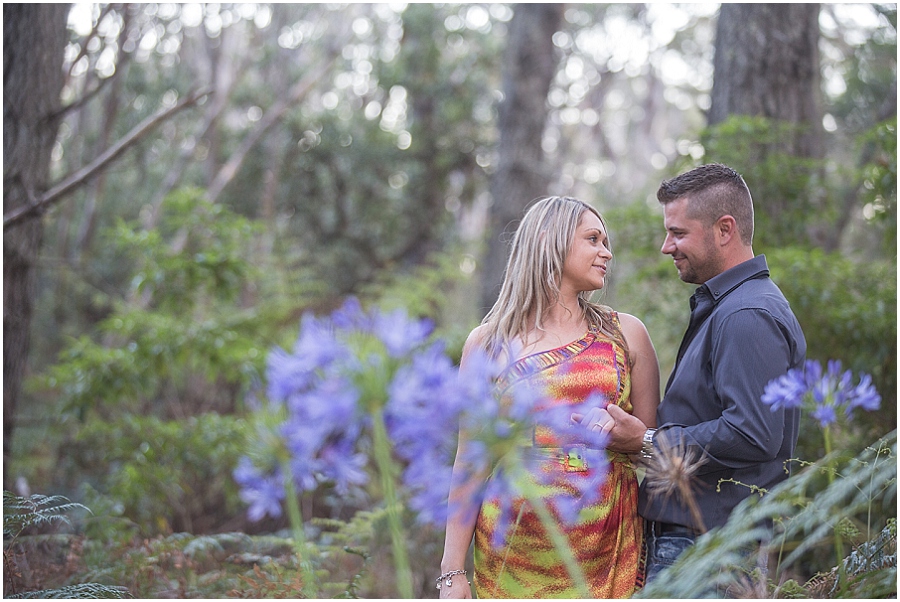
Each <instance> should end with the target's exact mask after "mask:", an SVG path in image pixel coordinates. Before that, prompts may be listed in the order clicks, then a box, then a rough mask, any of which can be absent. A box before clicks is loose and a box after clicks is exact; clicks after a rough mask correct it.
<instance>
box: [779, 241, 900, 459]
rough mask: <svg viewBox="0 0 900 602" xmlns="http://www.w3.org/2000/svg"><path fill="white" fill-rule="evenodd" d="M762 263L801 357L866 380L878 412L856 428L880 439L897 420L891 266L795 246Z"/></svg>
mask: <svg viewBox="0 0 900 602" xmlns="http://www.w3.org/2000/svg"><path fill="white" fill-rule="evenodd" d="M767 260H768V263H769V268H770V270H771V273H772V279H773V280H774V281H775V282H776V283H777V284H778V286H779V287H780V288H781V290H782V291H783V292H784V294H785V296H786V297H787V298H788V300H789V301H790V303H791V308H792V309H793V310H794V313H795V314H796V315H797V319H798V320H799V321H800V325H801V326H802V327H803V332H804V334H805V336H806V342H807V348H808V349H807V356H808V357H809V358H810V359H816V360H820V361H822V362H825V361H826V360H828V359H840V360H841V362H842V364H843V365H844V367H845V368H847V369H851V370H853V371H854V372H866V373H868V374H871V375H872V380H873V383H874V384H875V387H876V389H877V390H878V392H879V393H880V394H881V396H882V404H881V409H880V410H879V411H878V412H872V413H871V414H868V413H867V415H864V416H860V417H859V418H858V419H857V420H856V423H857V424H858V425H859V428H860V429H861V430H862V431H863V432H864V434H865V436H866V438H871V437H875V436H879V435H881V434H883V433H884V432H885V430H886V429H888V428H890V426H891V425H894V424H895V423H896V416H897V414H896V387H897V368H896V366H897V320H896V317H897V279H896V266H895V265H894V264H893V263H892V262H888V261H879V260H876V259H873V260H871V261H868V262H865V263H858V262H856V261H852V260H850V259H848V258H847V257H846V256H844V255H843V254H840V253H825V252H823V251H821V250H820V249H800V248H796V247H786V248H783V249H777V250H773V251H771V252H770V253H768V254H767ZM817 451H818V450H817V449H809V448H807V449H802V448H801V450H800V455H801V457H818V456H819V453H817Z"/></svg>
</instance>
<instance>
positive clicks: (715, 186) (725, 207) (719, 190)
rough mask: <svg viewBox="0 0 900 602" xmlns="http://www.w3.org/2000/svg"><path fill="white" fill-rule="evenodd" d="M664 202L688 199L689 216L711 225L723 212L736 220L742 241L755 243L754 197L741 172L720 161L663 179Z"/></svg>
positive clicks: (660, 196)
mask: <svg viewBox="0 0 900 602" xmlns="http://www.w3.org/2000/svg"><path fill="white" fill-rule="evenodd" d="M656 198H657V199H659V202H660V203H662V204H663V205H665V204H667V203H671V202H673V201H677V200H679V199H682V198H687V199H688V210H687V216H688V217H689V218H691V219H697V220H700V221H702V222H703V223H704V224H706V225H707V226H711V225H712V224H714V223H715V222H716V220H718V219H719V218H720V217H722V216H723V215H730V216H732V217H733V218H734V221H735V222H736V224H737V228H738V232H739V233H740V235H741V242H743V243H744V244H745V245H750V244H752V243H753V199H752V198H751V196H750V189H749V188H747V183H746V182H744V178H742V177H741V174H739V173H738V172H736V171H735V170H733V169H732V168H730V167H728V166H727V165H722V164H721V163H710V164H708V165H701V166H700V167H695V168H694V169H692V170H690V171H687V172H685V173H683V174H681V175H679V176H676V177H674V178H671V179H669V180H665V181H663V183H662V184H660V185H659V190H657V191H656Z"/></svg>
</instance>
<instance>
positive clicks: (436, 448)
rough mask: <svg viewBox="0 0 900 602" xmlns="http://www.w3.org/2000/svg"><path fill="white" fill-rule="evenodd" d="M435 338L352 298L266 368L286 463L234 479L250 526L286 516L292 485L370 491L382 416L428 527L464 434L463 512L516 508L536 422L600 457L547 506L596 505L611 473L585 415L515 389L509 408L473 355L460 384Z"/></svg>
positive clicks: (306, 327)
mask: <svg viewBox="0 0 900 602" xmlns="http://www.w3.org/2000/svg"><path fill="white" fill-rule="evenodd" d="M431 333H432V324H431V323H430V322H429V321H428V320H417V319H412V318H410V317H408V316H407V314H406V313H405V312H403V311H402V310H398V311H394V312H390V313H384V312H379V311H377V310H373V311H370V312H364V311H363V310H362V308H361V307H360V305H359V303H358V301H356V300H355V299H350V300H348V301H347V302H346V303H345V304H344V306H343V307H341V308H340V309H339V310H337V311H336V312H334V313H333V314H332V315H331V316H330V317H329V318H316V317H314V316H313V315H311V314H308V315H305V316H304V317H303V319H302V322H301V330H300V335H299V337H298V339H297V341H296V343H295V345H294V347H293V349H292V350H291V351H290V352H286V351H284V350H282V349H275V350H274V351H272V353H271V354H270V355H269V358H268V367H267V374H266V377H267V380H268V390H267V396H268V399H269V400H270V401H271V402H272V403H274V404H276V405H278V406H279V407H280V408H281V410H282V412H281V414H279V415H280V416H283V418H282V419H281V420H280V421H279V422H278V424H277V427H276V439H278V441H279V442H280V448H281V449H280V453H281V461H280V462H271V463H269V465H268V466H258V465H257V464H254V463H253V462H251V461H250V460H249V459H248V458H244V459H242V460H241V463H240V465H239V467H238V469H237V470H236V471H235V475H234V476H235V479H236V481H237V482H238V484H239V485H240V486H241V496H242V498H243V499H244V500H245V501H246V502H247V503H249V504H250V509H249V515H250V518H251V519H258V518H261V517H262V516H265V515H267V514H268V515H273V516H278V515H279V514H280V511H281V510H280V505H281V501H282V500H283V499H284V496H285V491H284V487H283V484H284V479H286V478H289V479H292V482H293V483H294V484H295V485H296V488H297V489H299V490H311V489H314V488H315V487H317V486H318V485H319V484H320V483H322V482H329V483H333V484H334V486H335V487H336V489H337V490H338V491H339V492H346V491H348V490H349V489H350V488H352V487H354V486H360V485H363V484H365V483H366V482H367V481H368V478H369V475H368V472H367V470H368V465H369V454H370V453H371V441H372V437H371V429H372V424H373V420H375V419H376V415H377V416H378V417H379V419H380V417H383V420H384V425H385V427H386V431H387V434H388V437H389V439H390V444H391V447H392V451H393V454H394V457H395V458H396V459H398V460H399V461H400V464H401V465H402V472H401V481H402V485H403V488H404V490H405V491H406V492H407V497H408V504H409V507H410V508H411V509H412V510H413V511H414V512H415V513H416V515H417V517H418V519H419V520H420V521H423V522H431V523H435V524H438V525H442V524H443V522H444V521H445V520H446V518H447V512H448V510H450V511H455V509H453V508H448V493H449V490H450V486H451V475H452V474H453V464H454V458H455V457H456V452H457V435H458V434H459V433H460V432H462V433H463V436H464V437H466V441H467V444H466V445H465V446H464V448H463V449H464V451H463V453H462V454H461V456H460V462H459V464H458V466H459V467H460V468H461V471H462V472H460V473H457V477H459V478H461V479H468V478H470V477H472V476H473V475H479V476H480V477H481V480H480V486H479V487H478V490H477V491H476V492H475V493H474V495H473V497H472V498H471V499H468V500H467V506H468V507H470V508H472V509H477V508H478V507H479V506H480V504H481V501H482V500H484V499H485V498H486V497H488V496H494V495H496V494H497V493H498V492H499V493H502V494H503V495H502V498H503V499H508V500H509V502H510V504H511V502H512V499H513V498H514V497H515V496H516V495H518V493H519V487H520V482H519V481H520V479H521V475H522V470H520V469H522V468H524V469H525V470H526V471H528V470H529V469H530V468H531V467H530V466H529V464H528V463H529V458H528V456H527V454H525V453H524V447H523V443H530V440H531V433H532V432H533V428H534V424H535V422H536V421H538V422H540V423H541V424H543V425H544V426H545V427H550V428H553V429H554V431H555V430H556V429H558V430H559V432H560V433H565V435H561V436H565V437H571V436H573V433H575V432H578V433H579V434H578V437H580V441H581V442H583V443H585V444H586V447H588V448H594V451H593V452H589V453H591V454H592V456H593V457H592V458H591V459H590V461H591V462H592V465H593V466H595V467H596V469H595V470H593V471H592V473H591V474H592V480H591V479H585V480H584V490H583V491H581V490H579V491H576V492H575V493H571V492H569V493H566V492H559V494H558V495H557V496H556V497H554V498H553V499H552V500H549V501H550V503H551V504H553V506H554V508H556V509H557V511H558V513H559V514H560V515H561V516H563V517H564V518H565V519H568V520H574V518H575V517H576V516H577V513H578V510H579V509H580V505H581V504H583V503H590V502H592V501H594V500H595V499H596V496H597V495H599V492H600V485H601V484H602V480H603V476H604V474H605V454H604V453H603V452H602V451H600V450H602V444H603V442H602V441H601V440H594V439H596V438H597V437H596V435H595V434H592V433H590V431H587V430H586V429H584V428H574V427H573V425H572V423H571V414H572V412H573V411H579V410H578V408H571V407H568V408H552V409H548V410H543V409H542V407H543V405H544V403H543V402H544V400H543V397H542V395H541V392H540V391H535V390H533V389H530V388H528V387H516V388H515V390H514V391H512V392H509V393H507V394H505V395H504V396H503V398H502V401H501V399H500V398H499V397H498V395H497V392H496V390H495V386H494V385H495V381H496V378H497V377H498V374H499V372H500V368H501V367H500V366H499V365H497V363H496V362H494V361H492V360H491V359H490V358H488V357H487V356H485V355H483V354H479V353H478V352H475V354H474V355H473V357H472V358H471V360H470V361H468V362H467V368H466V372H465V373H464V374H463V375H462V377H460V374H459V369H458V368H457V366H455V365H454V363H453V362H452V360H451V359H450V358H449V356H448V355H447V353H446V351H445V345H444V343H443V342H442V341H440V340H437V341H432V340H430V336H431ZM589 401H590V403H599V402H600V400H589ZM592 437H593V439H592ZM534 474H539V471H535V472H534ZM486 475H491V478H490V479H486V480H485V479H484V478H483V477H484V476H486ZM593 475H596V476H595V477H594V476H593ZM504 511H505V512H506V513H507V514H508V513H509V508H505V509H504ZM499 531H501V533H500V535H501V536H503V533H502V529H500V530H499Z"/></svg>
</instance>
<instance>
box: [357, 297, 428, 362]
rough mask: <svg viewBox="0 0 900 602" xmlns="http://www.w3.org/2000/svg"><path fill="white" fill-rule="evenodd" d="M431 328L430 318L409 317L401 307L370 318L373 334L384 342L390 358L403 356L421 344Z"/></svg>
mask: <svg viewBox="0 0 900 602" xmlns="http://www.w3.org/2000/svg"><path fill="white" fill-rule="evenodd" d="M433 330H434V324H433V323H432V322H431V321H430V320H416V319H410V318H409V316H408V315H407V314H406V312H405V311H403V310H402V309H396V310H394V311H392V312H390V313H379V314H376V315H375V316H373V319H372V332H373V334H375V336H377V337H378V338H379V339H380V340H381V342H382V343H384V346H385V348H386V349H387V352H388V355H390V356H391V357H392V358H398V357H403V356H404V355H406V354H408V353H409V352H410V351H412V350H413V349H415V348H416V347H418V346H420V345H421V344H423V343H424V342H425V341H426V340H427V339H428V337H429V335H431V332H432V331H433Z"/></svg>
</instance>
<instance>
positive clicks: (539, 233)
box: [481, 196, 627, 356]
mask: <svg viewBox="0 0 900 602" xmlns="http://www.w3.org/2000/svg"><path fill="white" fill-rule="evenodd" d="M586 211H590V212H591V213H593V214H594V215H596V216H597V218H598V219H599V220H600V223H602V224H603V228H604V229H605V230H606V231H607V237H609V229H608V228H607V227H606V221H605V220H604V219H603V216H601V215H600V213H599V212H598V211H597V210H596V209H594V208H593V207H591V206H590V205H588V204H587V203H585V202H584V201H580V200H578V199H574V198H571V197H560V196H551V197H546V198H542V199H539V200H538V201H536V202H535V203H534V204H532V205H531V207H530V208H529V209H528V211H526V213H525V217H523V218H522V222H521V223H520V224H519V227H518V229H517V230H516V234H515V236H514V237H513V241H512V247H511V249H510V254H509V260H508V261H507V263H506V272H505V274H504V277H503V286H502V287H501V289H500V296H499V297H498V298H497V301H496V303H494V306H493V307H492V308H491V311H489V312H488V314H487V315H486V316H485V318H484V320H482V322H481V323H482V325H484V326H485V327H486V332H485V337H484V338H483V339H482V341H483V344H484V347H485V350H486V351H487V352H488V353H489V354H490V355H492V356H497V355H499V354H500V353H501V352H503V351H508V350H509V348H510V343H511V341H512V340H513V339H514V338H516V337H520V338H521V339H522V340H523V342H524V339H525V333H526V332H528V330H529V329H530V327H534V328H536V329H538V330H543V318H544V316H545V314H546V312H547V310H548V309H549V308H550V307H551V306H552V305H553V304H554V303H556V302H557V301H558V300H559V294H560V291H559V287H560V283H561V282H562V271H563V264H564V263H565V261H566V256H567V255H568V254H569V249H570V248H571V247H572V243H573V240H574V238H575V229H576V228H577V227H578V224H579V222H580V221H581V218H582V216H583V215H584V213H585V212H586ZM607 244H609V243H607ZM609 248H610V250H612V247H609ZM589 295H590V292H589V291H583V292H581V293H579V295H578V306H579V307H580V308H581V311H582V313H583V315H584V318H585V320H586V321H587V323H588V324H589V325H590V326H591V327H592V328H596V329H598V330H599V331H600V332H602V333H603V334H605V335H607V336H608V337H609V338H611V339H612V340H614V341H616V342H617V343H619V344H620V345H621V346H622V347H623V348H624V349H626V350H627V346H626V344H625V337H624V336H623V335H622V331H621V330H620V329H619V327H618V325H617V323H616V322H615V321H614V320H613V319H612V309H611V308H609V307H607V306H605V305H599V304H597V303H593V302H591V301H590V300H589V299H588V296H589ZM530 320H533V322H530V323H529V321H530Z"/></svg>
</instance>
